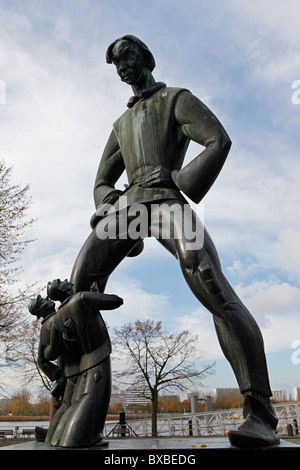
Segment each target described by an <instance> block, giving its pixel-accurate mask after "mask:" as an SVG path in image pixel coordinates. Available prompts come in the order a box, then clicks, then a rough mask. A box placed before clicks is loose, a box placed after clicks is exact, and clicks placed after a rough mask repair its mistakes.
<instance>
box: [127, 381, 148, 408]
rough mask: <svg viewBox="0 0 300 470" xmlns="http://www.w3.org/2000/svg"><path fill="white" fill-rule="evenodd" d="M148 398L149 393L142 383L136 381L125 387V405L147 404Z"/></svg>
mask: <svg viewBox="0 0 300 470" xmlns="http://www.w3.org/2000/svg"><path fill="white" fill-rule="evenodd" d="M150 398H151V394H150V392H149V390H147V389H145V387H144V386H143V384H140V383H137V384H134V385H132V386H131V387H129V388H127V389H126V406H128V405H148V404H149V403H150Z"/></svg>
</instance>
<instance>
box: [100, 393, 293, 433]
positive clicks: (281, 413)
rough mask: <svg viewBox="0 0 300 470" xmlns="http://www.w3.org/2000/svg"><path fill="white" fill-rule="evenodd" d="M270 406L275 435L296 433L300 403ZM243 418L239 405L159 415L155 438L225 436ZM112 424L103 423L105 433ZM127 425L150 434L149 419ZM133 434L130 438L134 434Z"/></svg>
mask: <svg viewBox="0 0 300 470" xmlns="http://www.w3.org/2000/svg"><path fill="white" fill-rule="evenodd" d="M273 406H274V408H275V411H276V414H277V417H278V426H277V432H278V434H279V435H287V434H289V435H291V433H292V434H293V435H297V434H298V427H299V428H300V402H289V403H279V404H276V405H273ZM243 420H244V418H243V409H242V408H232V409H228V410H220V411H209V412H199V413H193V414H192V413H185V414H180V415H179V414H174V415H171V416H159V417H158V422H157V427H158V437H176V436H177V437H179V436H180V437H184V436H226V435H227V433H228V431H229V430H230V429H236V428H237V427H238V426H239V425H240V424H241V423H242V422H243ZM115 424H116V423H109V422H107V423H106V427H105V435H106V436H107V435H108V434H109V433H110V431H111V429H112V428H113V426H115ZM128 424H130V427H131V428H132V430H133V431H134V433H135V434H137V435H138V436H139V437H147V436H149V437H150V436H151V419H139V420H130V419H129V420H128ZM134 433H132V435H131V437H136V436H135V435H134ZM299 433H300V429H299Z"/></svg>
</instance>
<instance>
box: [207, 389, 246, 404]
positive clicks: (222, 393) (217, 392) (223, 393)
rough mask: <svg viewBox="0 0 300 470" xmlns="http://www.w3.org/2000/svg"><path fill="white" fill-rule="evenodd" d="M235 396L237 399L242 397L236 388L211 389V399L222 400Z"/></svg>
mask: <svg viewBox="0 0 300 470" xmlns="http://www.w3.org/2000/svg"><path fill="white" fill-rule="evenodd" d="M228 397H230V398H236V399H237V400H243V399H244V397H243V395H242V394H241V392H240V390H239V389H238V388H214V389H213V401H214V402H216V401H219V400H223V399H224V398H228Z"/></svg>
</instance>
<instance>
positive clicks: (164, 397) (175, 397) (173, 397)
mask: <svg viewBox="0 0 300 470" xmlns="http://www.w3.org/2000/svg"><path fill="white" fill-rule="evenodd" d="M158 400H159V401H162V402H163V403H165V402H166V401H172V400H178V401H180V398H179V396H178V395H159V397H158Z"/></svg>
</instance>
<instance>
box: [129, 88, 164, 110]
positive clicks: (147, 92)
mask: <svg viewBox="0 0 300 470" xmlns="http://www.w3.org/2000/svg"><path fill="white" fill-rule="evenodd" d="M166 86H167V85H166V84H165V83H163V82H157V83H154V85H151V86H149V88H147V89H146V90H144V91H143V92H142V96H135V95H134V96H132V97H131V98H130V99H129V101H128V103H127V106H128V108H132V106H134V105H135V104H136V103H137V102H138V101H140V100H141V99H147V98H150V96H152V95H154V93H156V92H157V91H158V90H160V89H161V88H164V87H166Z"/></svg>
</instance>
